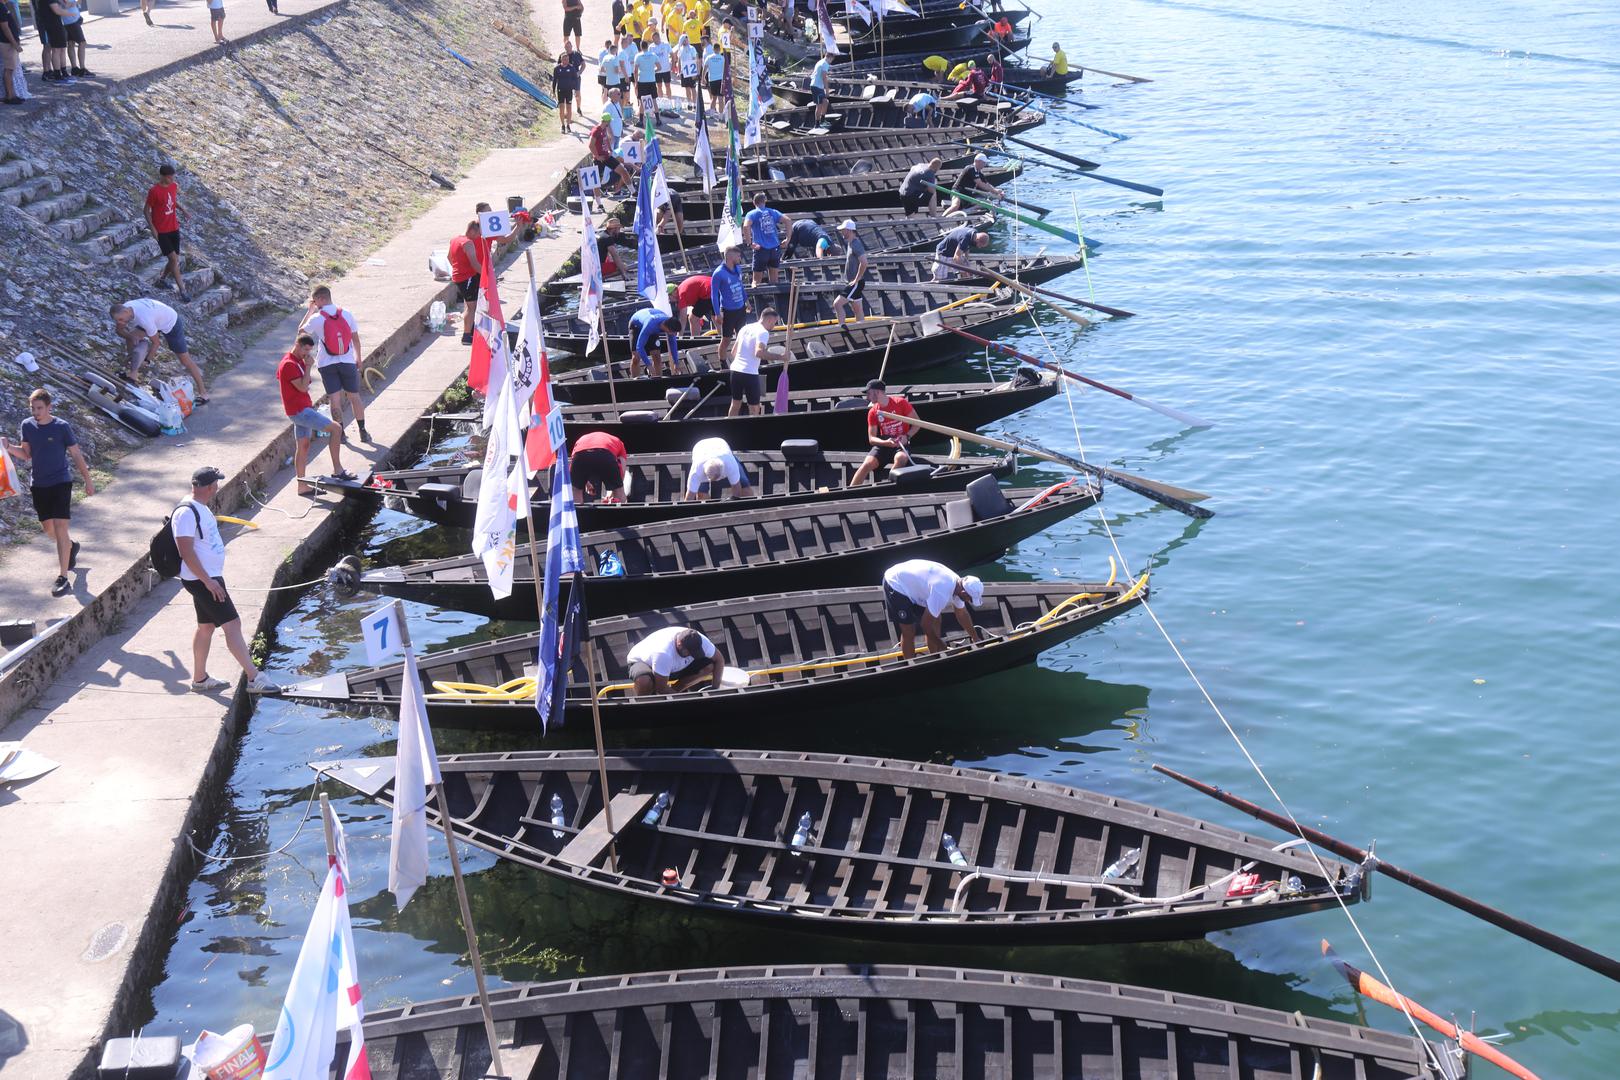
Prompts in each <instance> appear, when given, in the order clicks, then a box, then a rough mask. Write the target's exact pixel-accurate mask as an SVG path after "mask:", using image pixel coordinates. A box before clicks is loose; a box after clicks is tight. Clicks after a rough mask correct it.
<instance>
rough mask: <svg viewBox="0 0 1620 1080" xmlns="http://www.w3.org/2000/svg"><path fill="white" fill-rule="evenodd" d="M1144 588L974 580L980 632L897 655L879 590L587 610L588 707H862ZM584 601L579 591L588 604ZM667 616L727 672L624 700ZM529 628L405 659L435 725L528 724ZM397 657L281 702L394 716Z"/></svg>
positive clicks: (986, 669) (693, 715)
mask: <svg viewBox="0 0 1620 1080" xmlns="http://www.w3.org/2000/svg"><path fill="white" fill-rule="evenodd" d="M1146 595H1147V592H1146V580H1145V579H1144V580H1143V581H1140V582H1137V583H1136V584H1134V585H1132V584H1129V583H1125V582H1081V581H1059V582H986V583H985V586H984V600H983V602H982V603H981V604H980V605H979V606H978V607H976V608H975V609H974V610H973V622H974V625H976V626H977V627H978V628H979V630H980V632H981V635H982V639H981V640H979V641H974V642H968V641H966V640H965V639H964V638H963V636H962V635H961V633H960V632H954V633H953V632H950V627H949V626H947V627H945V630H946V632H947V636H946V643H947V645H948V646H954V647H948V648H947V649H946V651H945V652H942V653H938V654H929V653H927V652H926V651H921V650H920V651H919V652H918V654H917V655H916V656H915V657H913V658H912V659H910V660H906V659H904V658H902V657H900V655H899V653H898V650H897V648H896V646H895V644H894V629H893V627H892V626H891V624H890V622H889V617H888V614H887V612H886V610H885V607H884V603H883V589H882V587H881V586H878V585H868V586H864V587H861V588H853V589H816V590H812V591H808V592H791V593H775V594H772V595H768V596H755V597H750V598H744V599H735V600H715V601H709V602H707V603H702V604H688V605H686V606H684V607H679V608H664V609H662V610H659V611H650V612H642V613H640V614H636V615H620V616H615V617H611V618H601V619H592V620H591V623H590V635H589V636H590V640H591V649H590V650H589V652H588V654H586V655H589V656H590V657H592V658H593V663H594V668H593V669H592V672H591V674H592V675H594V678H595V684H596V687H597V699H596V704H597V709H598V710H599V711H600V714H601V718H602V723H603V724H605V725H607V726H608V727H621V728H629V729H652V728H660V727H665V726H669V725H674V724H681V725H689V724H726V723H741V724H745V725H750V726H753V727H756V728H757V725H758V724H759V721H760V718H761V717H771V718H773V719H774V718H776V717H778V716H785V715H789V714H794V713H799V712H818V711H820V710H824V709H828V708H840V707H845V706H850V705H855V704H862V705H864V704H870V703H871V702H872V701H874V700H876V699H878V698H880V697H882V696H883V695H885V694H912V693H920V692H922V691H925V690H934V689H938V688H939V687H942V686H949V685H952V684H955V683H960V682H967V681H969V680H972V679H977V678H980V677H981V676H984V675H989V674H991V673H993V672H997V671H1005V670H1007V669H1008V668H1013V667H1017V666H1018V665H1019V664H1024V663H1028V662H1029V661H1031V660H1033V659H1034V658H1035V657H1036V656H1038V655H1039V654H1040V653H1041V652H1042V651H1043V650H1045V649H1050V648H1054V647H1056V646H1058V645H1060V644H1062V643H1063V642H1065V641H1068V640H1069V639H1071V638H1073V637H1076V636H1078V635H1080V634H1082V633H1084V632H1085V631H1087V630H1090V629H1092V628H1094V627H1096V626H1100V625H1102V624H1103V623H1105V622H1107V621H1108V620H1109V619H1112V618H1113V617H1114V616H1116V615H1121V614H1124V613H1125V612H1126V611H1129V610H1130V609H1131V608H1133V607H1135V606H1136V605H1137V603H1138V602H1139V601H1140V600H1141V599H1142V598H1143V597H1145V596H1146ZM591 603H592V601H590V600H589V599H587V605H590V604H591ZM666 626H689V627H692V628H693V629H695V630H698V631H700V632H701V633H703V634H704V635H706V636H707V637H708V638H709V640H710V641H712V642H714V643H715V645H716V646H717V647H718V648H720V649H721V650H723V651H724V652H725V656H726V664H727V666H728V667H735V668H737V669H739V671H740V672H744V673H747V675H748V681H747V682H746V683H744V684H742V685H736V683H737V680H736V679H734V678H730V677H728V678H726V680H725V682H726V683H727V685H725V686H721V687H719V688H715V687H713V686H709V685H708V684H707V683H705V684H704V685H703V689H702V690H701V691H700V692H693V691H692V690H687V691H685V692H674V693H668V694H652V695H649V696H647V697H632V696H629V695H628V694H627V690H628V688H629V684H628V683H627V682H626V681H625V680H626V677H627V676H628V673H629V667H630V665H629V662H628V661H627V660H626V659H625V657H626V655H627V654H628V653H629V651H630V650H631V648H633V647H634V646H635V644H636V642H638V641H640V640H641V639H642V638H644V637H646V636H647V635H648V634H650V633H652V632H653V631H654V630H659V629H662V628H663V627H666ZM538 645H539V635H538V634H519V635H516V636H514V637H505V638H496V639H494V640H491V641H482V642H479V643H478V644H476V645H467V646H463V647H461V648H457V649H444V650H440V651H438V652H432V653H428V654H426V655H424V656H421V657H419V658H418V662H417V667H418V670H419V671H420V672H421V675H422V685H423V687H424V689H425V690H426V691H427V694H426V699H427V710H428V717H429V719H430V720H431V721H432V723H433V725H434V726H435V727H441V726H446V727H463V728H475V729H502V728H504V729H509V730H517V731H531V730H533V729H534V726H535V715H534V679H533V675H534V668H535V651H536V649H537V647H538ZM585 663H586V661H585V656H584V655H582V656H580V657H577V658H576V659H575V660H574V663H573V667H572V668H571V673H570V675H569V679H568V690H567V695H566V697H565V698H564V702H565V705H566V709H567V719H568V721H569V722H570V723H587V724H588V723H590V722H591V712H592V709H591V692H590V688H589V683H588V681H587V672H586V669H585ZM400 672H401V665H400V664H387V665H384V666H382V667H374V668H361V669H356V670H352V671H347V672H343V671H338V672H332V673H331V674H328V675H325V676H323V677H321V678H319V679H315V680H313V681H311V682H306V683H302V684H299V685H295V686H291V687H287V688H286V689H284V690H282V691H281V696H282V697H284V698H286V699H288V700H291V701H302V702H309V703H316V704H322V705H326V706H330V707H333V708H343V709H359V710H366V711H368V712H371V711H374V710H377V709H382V710H385V711H386V713H387V714H388V715H393V716H395V717H397V716H398V713H399V691H400Z"/></svg>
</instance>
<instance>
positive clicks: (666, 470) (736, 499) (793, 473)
mask: <svg viewBox="0 0 1620 1080" xmlns="http://www.w3.org/2000/svg"><path fill="white" fill-rule="evenodd" d="M691 458H692V455H691V454H689V453H677V454H631V455H630V456H629V464H628V466H627V468H626V474H627V476H628V481H629V488H630V493H629V495H628V497H627V498H626V500H625V501H624V502H622V503H603V502H597V501H590V502H578V501H576V502H575V504H574V513H575V514H576V516H577V517H578V519H579V527H580V528H581V529H612V528H618V527H620V526H624V525H639V524H641V523H642V522H647V521H666V520H669V519H672V518H685V517H701V516H703V515H705V514H712V513H717V512H719V513H724V512H727V511H735V510H752V509H764V508H768V507H778V506H793V505H796V504H803V503H823V502H831V501H834V500H836V499H848V498H865V497H866V496H869V495H874V496H881V495H894V494H897V493H899V492H921V491H960V490H961V489H963V488H965V487H967V485H968V484H969V483H971V482H972V481H974V480H977V479H978V478H979V477H981V476H996V477H1000V478H1003V479H1005V478H1006V477H1008V476H1011V475H1012V472H1013V468H1014V457H1013V455H1012V454H1010V453H1008V454H1002V455H1001V456H999V457H990V456H984V455H976V456H969V457H958V458H938V459H929V460H928V461H927V462H925V463H919V464H918V465H915V466H912V467H911V468H909V469H902V470H900V474H899V475H898V476H893V477H892V478H891V475H890V474H889V473H888V472H885V473H883V474H882V476H881V478H879V479H876V480H875V481H869V482H867V483H863V484H862V485H861V486H860V487H858V488H852V487H850V486H849V481H850V478H851V477H852V476H854V475H855V470H856V469H858V468H859V467H860V464H861V462H862V461H864V460H866V454H865V452H864V451H860V450H844V451H836V450H823V449H821V448H820V447H819V446H816V445H814V444H810V445H801V444H796V443H791V442H790V443H784V444H783V445H782V448H781V449H780V450H739V451H737V460H738V462H739V463H740V464H741V465H742V467H743V468H744V469H746V470H747V471H748V476H749V479H750V480H751V481H752V486H753V488H754V494H753V495H752V496H748V497H743V496H737V495H728V496H727V497H726V498H725V499H724V500H720V499H711V500H705V501H701V502H699V501H693V502H686V501H685V500H684V498H683V497H684V495H685V492H686V486H685V485H686V470H687V466H689V465H690V464H691ZM483 472H484V470H483V467H482V466H480V465H441V466H436V467H433V468H425V469H394V470H388V471H386V472H376V473H373V474H372V475H371V477H370V478H369V479H368V480H367V481H366V482H365V483H360V482H358V481H354V482H350V483H344V482H343V481H340V480H331V479H319V480H311V481H310V482H311V483H313V484H315V485H316V486H318V487H321V488H323V489H324V490H326V491H330V492H335V493H337V494H338V495H341V496H342V497H343V498H344V499H348V500H352V501H355V502H359V503H364V504H367V505H371V506H376V505H382V504H386V505H388V506H389V507H391V508H393V509H396V510H399V511H401V512H403V513H406V514H410V515H411V516H413V517H419V518H422V519H424V520H426V521H431V522H433V523H434V524H437V525H449V526H452V527H453V528H458V529H470V528H472V527H473V522H474V520H475V519H476V518H477V516H478V490H479V487H480V486H481V485H482V483H483ZM550 499H551V472H550V470H549V469H546V470H542V471H541V472H540V473H539V474H537V475H536V477H535V479H534V481H533V483H532V484H531V485H530V488H529V507H530V511H531V513H532V514H533V516H534V520H535V521H537V522H539V523H540V528H541V531H544V529H545V523H546V517H547V507H548V505H549V502H550ZM519 524H520V525H521V524H522V522H521V521H520V522H519Z"/></svg>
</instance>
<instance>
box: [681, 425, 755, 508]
mask: <svg viewBox="0 0 1620 1080" xmlns="http://www.w3.org/2000/svg"><path fill="white" fill-rule="evenodd" d="M721 481H725V482H726V483H728V484H730V485H731V494H732V497H733V498H744V499H748V498H752V497H753V495H754V489H753V488H752V487H750V486H749V485H748V474H747V473H745V472H743V467H742V462H740V461H738V460H737V455H736V454H734V453H732V452H731V444H730V443H728V442H726V440H724V439H722V438H720V437H719V436H713V437H711V438H707V439H699V440H698V444H697V445H696V446H694V447H692V467H691V468H689V469H688V470H687V471H686V501H687V502H691V501H693V500H694V499H696V500H697V501H698V502H707V501H708V500H709V499H710V498H711V497H712V495H713V489H714V485H716V484H718V483H720V482H721Z"/></svg>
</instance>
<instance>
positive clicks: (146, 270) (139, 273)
mask: <svg viewBox="0 0 1620 1080" xmlns="http://www.w3.org/2000/svg"><path fill="white" fill-rule="evenodd" d="M194 266H195V264H194V262H193V260H192V258H191V254H190V253H189V252H187V251H184V250H182V251H181V252H180V275H181V276H182V277H184V276H186V275H187V274H189V273H190V272H191V270H192V269H193V268H194ZM131 269H132V270H134V272H135V276H136V277H138V278H140V279H141V284H143V285H145V286H146V287H147V288H149V289H150V288H153V287H155V286H156V285H157V283H158V280H159V279H160V278H162V277H163V274H164V272H165V271H167V270H168V269H169V260H168V259H167V258H166V257H165V256H163V255H160V254H158V250H157V241H156V240H153V241H152V254H151V255H150V256H148V257H146V258H143V259H141V261H140V262H139V263H137V264H136V265H135V266H133V267H131Z"/></svg>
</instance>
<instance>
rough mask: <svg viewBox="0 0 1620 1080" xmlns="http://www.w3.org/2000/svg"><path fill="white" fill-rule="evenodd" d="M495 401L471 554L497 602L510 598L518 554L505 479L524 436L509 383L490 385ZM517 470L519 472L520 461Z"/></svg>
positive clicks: (515, 528)
mask: <svg viewBox="0 0 1620 1080" xmlns="http://www.w3.org/2000/svg"><path fill="white" fill-rule="evenodd" d="M490 389H491V391H492V393H491V395H490V396H491V397H492V398H494V399H495V418H494V421H493V422H492V423H491V424H490V428H489V442H488V444H487V445H486V446H485V448H484V471H483V478H482V480H481V482H480V486H479V488H478V513H477V516H476V517H475V518H474V519H473V540H472V551H473V554H474V555H477V556H478V557H479V558H480V559H482V560H483V561H484V570H485V573H486V575H487V576H488V578H489V591H490V592H491V593H493V594H494V596H495V598H496V599H497V600H504V599H505V598H506V597H508V596H511V595H512V564H513V561H514V559H515V557H516V551H517V535H516V530H517V519H516V518H515V517H514V516H513V514H512V500H511V498H510V497H509V496H508V495H507V476H508V473H509V472H510V471H511V470H512V468H513V465H512V455H513V454H514V453H516V454H519V455H521V454H522V453H523V435H522V432H521V431H519V430H518V426H517V405H516V403H515V402H513V400H512V381H511V380H510V379H505V380H502V382H501V384H500V389H499V390H495V385H494V384H493V383H491V384H490ZM518 468H519V469H520V470H521V468H522V461H521V458H520V460H519V464H518Z"/></svg>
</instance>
